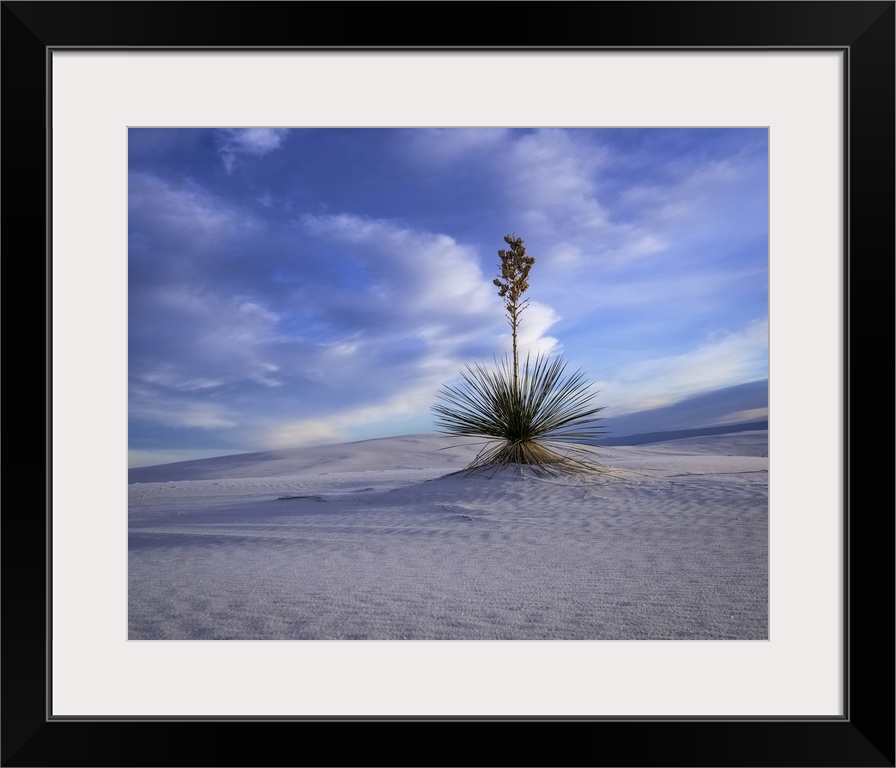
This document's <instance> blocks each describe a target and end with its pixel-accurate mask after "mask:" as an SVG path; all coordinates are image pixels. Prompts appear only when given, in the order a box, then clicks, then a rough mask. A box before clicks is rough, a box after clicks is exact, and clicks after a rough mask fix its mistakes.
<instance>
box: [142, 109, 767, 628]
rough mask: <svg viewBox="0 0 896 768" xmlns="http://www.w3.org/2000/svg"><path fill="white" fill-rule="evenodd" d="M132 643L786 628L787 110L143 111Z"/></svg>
mask: <svg viewBox="0 0 896 768" xmlns="http://www.w3.org/2000/svg"><path fill="white" fill-rule="evenodd" d="M128 152H129V175H128V210H129V216H128V453H129V455H128V477H127V481H126V482H127V492H128V509H127V514H128V527H127V529H128V541H127V562H128V569H127V577H128V611H127V615H128V627H127V637H128V639H129V640H131V641H161V640H175V641H183V640H237V641H238V640H279V641H341V640H369V641H486V640H497V641H507V640H522V641H544V640H560V641H563V640H566V641H569V640H580V641H581V640H586V641H595V640H598V641H600V640H605V641H631V640H643V641H658V640H670V641H705V640H712V641H718V640H730V641H767V640H768V639H769V631H770V630H769V492H768V489H769V479H768V469H769V451H768V445H769V439H768V436H769V432H768V430H769V397H768V384H769V366H768V336H769V311H768V284H769V262H768V247H769V224H768V216H769V207H768V206H769V195H768V183H769V176H768V157H769V146H768V131H767V129H766V128H761V127H756V128H678V127H670V128H561V127H542V128H491V127H489V128H473V127H471V128H335V127H334V128H280V127H244V128H232V127H228V128H189V129H187V128H130V129H129V130H128Z"/></svg>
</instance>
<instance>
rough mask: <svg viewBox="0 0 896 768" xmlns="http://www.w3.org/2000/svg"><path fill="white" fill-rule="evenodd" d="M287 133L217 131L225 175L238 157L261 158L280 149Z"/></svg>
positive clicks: (250, 129)
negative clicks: (250, 156) (253, 156)
mask: <svg viewBox="0 0 896 768" xmlns="http://www.w3.org/2000/svg"><path fill="white" fill-rule="evenodd" d="M287 135H288V131H287V130H286V129H284V128H227V129H223V130H221V131H219V134H218V136H219V138H218V141H219V148H218V152H219V154H220V155H221V161H222V162H223V163H224V168H225V169H226V170H227V173H228V174H230V173H233V169H234V167H235V165H236V163H237V160H238V158H239V156H240V155H255V156H257V157H263V156H264V155H267V154H268V153H269V152H273V151H274V150H275V149H280V147H281V146H282V145H283V142H284V141H285V140H286V137H287Z"/></svg>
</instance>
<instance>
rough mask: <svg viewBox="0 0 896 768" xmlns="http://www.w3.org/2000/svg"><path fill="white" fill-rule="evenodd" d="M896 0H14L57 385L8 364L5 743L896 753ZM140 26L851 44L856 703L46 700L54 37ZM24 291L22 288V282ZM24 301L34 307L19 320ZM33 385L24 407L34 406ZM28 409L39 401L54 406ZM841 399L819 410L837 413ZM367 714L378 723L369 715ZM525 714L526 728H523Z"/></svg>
mask: <svg viewBox="0 0 896 768" xmlns="http://www.w3.org/2000/svg"><path fill="white" fill-rule="evenodd" d="M894 7H896V4H894V2H889V1H887V2H837V1H831V2H825V1H816V0H805V2H777V1H771V2H715V1H708V2H675V1H674V0H672V1H670V2H571V3H567V2H553V3H539V2H529V3H487V2H483V3H475V4H474V3H458V2H455V3H442V2H427V3H399V2H377V3H304V2H221V3H212V2H166V1H161V2H117V1H112V2H79V1H78V0H72V1H71V2H3V3H2V16H0V25H2V26H0V29H2V40H0V43H2V47H0V55H2V70H0V73H2V104H3V111H2V120H3V130H2V159H3V161H2V193H3V197H2V199H3V209H2V216H3V228H2V242H3V245H5V246H6V248H5V249H4V256H5V258H4V261H3V267H4V270H5V271H6V280H5V286H6V288H7V289H8V291H7V292H8V293H9V294H10V296H7V299H9V300H8V301H7V303H6V307H7V308H8V309H10V310H11V314H12V313H15V315H16V319H17V321H18V322H15V323H13V326H12V327H13V333H7V334H6V336H7V341H10V342H13V344H12V346H11V347H8V348H7V349H8V350H10V349H11V351H10V353H9V356H8V361H9V360H11V359H12V356H13V355H14V354H15V355H16V357H17V358H18V357H19V355H20V352H19V350H23V351H25V357H26V359H29V356H30V355H33V354H34V350H33V348H32V347H31V345H21V344H19V343H18V342H20V341H21V340H22V338H23V337H24V338H26V339H28V338H30V337H31V335H32V334H33V335H34V336H35V337H39V339H37V338H35V343H36V345H37V344H40V345H41V346H42V347H43V349H44V350H45V354H44V356H43V357H42V358H41V359H39V361H38V368H44V369H45V370H46V373H47V378H46V381H47V387H46V391H43V390H42V388H41V387H40V385H39V383H38V382H37V380H38V378H39V377H38V375H37V374H36V373H35V371H34V369H33V368H32V367H30V366H29V367H28V368H27V369H22V368H19V367H18V366H16V367H12V366H8V367H7V376H6V377H4V382H3V383H4V385H6V386H5V392H6V402H7V405H12V406H13V413H12V416H9V417H8V419H7V424H6V427H7V438H8V439H7V443H6V444H7V447H8V448H9V449H10V450H9V453H8V454H7V459H8V461H7V469H12V468H13V467H15V471H14V472H7V478H8V482H7V486H6V489H7V504H6V505H5V507H4V509H3V517H2V526H3V534H5V535H3V536H2V538H0V544H2V560H0V563H2V567H3V576H4V578H3V579H2V584H0V588H2V601H0V610H2V640H3V642H2V657H0V660H2V675H0V707H2V709H0V715H2V724H0V725H2V742H0V761H2V765H4V766H38V765H40V766H62V765H65V766H76V765H89V766H107V765H110V766H111V765H115V766H130V765H134V766H137V765H182V766H186V765H216V766H230V765H256V766H266V765H304V764H320V765H378V764H390V765H409V764H415V765H450V764H455V765H473V764H478V765H616V766H635V765H638V766H679V765H680V766H705V765H715V766H740V765H750V766H772V765H776V766H893V765H894V759H896V758H894V755H896V749H894V721H896V712H894V698H896V697H894V654H893V648H894V645H893V641H894V636H893V632H894V548H893V541H894V535H893V534H894V519H893V517H894V516H893V505H892V503H887V502H892V501H893V484H892V482H891V478H892V468H893V463H892V457H891V455H890V454H889V452H882V451H881V450H880V448H879V447H876V446H877V445H878V442H877V441H878V439H879V438H880V437H881V434H880V433H881V432H882V431H886V434H885V435H883V438H884V444H885V445H887V446H890V445H892V440H891V435H890V430H891V429H892V425H893V419H892V411H891V408H892V403H893V391H894V389H893V384H894V382H893V379H892V372H893V366H892V357H891V355H892V351H893V349H894V344H893V341H894V339H893V317H894V252H896V247H894V245H896V244H894V145H896V134H894V71H896V67H894V64H896V58H894V18H896V15H894ZM410 30H413V31H410ZM144 47H151V48H161V49H165V48H175V47H183V48H192V49H197V50H198V49H202V50H207V49H212V48H217V49H222V50H232V49H234V48H275V47H282V48H296V47H307V48H339V49H356V48H371V47H376V48H382V47H385V48H394V49H424V48H426V49H429V48H441V47H447V48H455V49H458V48H459V49H464V48H485V49H492V50H510V49H518V50H532V49H537V48H578V49H583V50H586V49H594V50H597V49H601V50H612V49H629V50H631V49H657V48H662V49H669V48H685V49H719V50H730V49H736V48H751V49H755V48H768V49H783V50H793V51H796V52H798V51H801V50H812V49H827V50H830V49H838V50H841V51H842V52H843V53H844V61H845V68H844V74H845V76H846V77H845V83H846V90H847V103H846V109H845V125H844V137H845V157H846V162H847V168H846V173H845V174H844V224H845V226H844V238H845V242H844V246H845V250H844V252H845V253H846V255H847V256H846V259H845V264H844V273H843V277H844V280H843V285H844V307H845V310H846V311H845V317H844V328H843V340H844V347H845V350H846V355H845V360H844V382H843V384H844V393H845V395H844V396H845V402H844V408H843V412H844V415H845V424H844V434H845V435H846V445H845V446H844V451H843V453H844V483H843V487H844V500H843V501H844V528H843V541H844V556H845V564H846V568H845V583H844V585H843V588H844V596H845V601H844V602H845V605H846V613H845V617H844V618H845V633H844V638H843V641H844V662H845V663H844V668H845V671H846V675H845V679H844V688H843V702H844V713H845V714H844V716H842V717H836V718H820V717H813V718H809V717H807V718H787V717H774V716H771V715H770V716H768V717H753V718H725V717H707V718H690V717H681V718H673V717H668V718H653V719H651V718H641V719H637V720H632V719H627V718H624V717H615V718H614V717H611V718H587V717H578V718H568V719H564V718H553V717H551V718H548V717H545V718H509V717H508V718H474V717H457V718H427V717H417V718H404V719H395V718H392V719H390V718H373V717H370V718H342V719H339V720H335V719H328V718H304V719H302V720H300V721H299V720H291V719H288V718H271V719H261V718H218V719H214V718H190V719H187V718H181V719H177V718H174V717H170V718H143V719H130V718H108V719H94V718H68V719H57V718H52V717H50V716H49V714H48V674H49V670H50V667H49V648H50V645H49V639H48V634H47V630H48V616H49V610H48V605H49V599H50V597H51V596H50V595H49V593H48V589H49V586H48V585H49V580H48V519H49V512H48V510H49V508H50V505H51V503H52V489H51V487H50V482H49V473H48V471H47V467H48V466H49V446H50V423H51V421H50V420H51V418H52V414H51V411H50V400H49V394H50V392H51V388H52V371H51V370H50V366H49V352H48V350H49V349H50V347H51V344H52V339H51V338H50V337H49V328H50V323H49V293H50V289H51V286H50V281H49V251H50V246H51V242H52V239H51V233H49V232H48V188H49V187H48V185H49V160H48V143H47V139H48V132H49V125H50V122H49V120H50V118H51V115H50V114H49V108H48V92H49V88H50V79H49V62H50V53H51V51H53V50H58V49H61V48H81V49H99V48H117V49H124V48H144ZM44 233H47V235H46V237H45V236H44ZM810 279H811V276H807V280H810ZM25 286H28V287H29V288H31V289H33V290H36V291H38V292H39V293H40V295H41V296H42V297H43V299H44V301H45V304H44V306H43V308H42V309H41V310H38V309H37V308H36V307H35V305H34V303H33V302H29V303H28V305H27V307H26V308H25V309H24V310H23V309H22V307H23V304H21V303H20V301H21V298H22V296H21V294H23V293H24V291H23V290H22V289H23V288H24V287H25ZM38 286H40V287H38ZM13 291H15V293H16V296H15V297H14V298H11V294H12V292H13ZM23 311H24V314H25V316H27V317H28V321H27V322H22V313H23ZM35 326H37V327H38V328H40V330H39V331H38V330H35ZM6 327H7V329H9V328H10V324H9V323H7V325H6ZM10 370H11V373H10ZM35 401H38V402H35ZM29 402H30V403H33V405H32V407H31V408H23V405H24V404H25V403H29ZM882 412H883V413H882ZM8 413H9V411H8ZM22 414H27V416H26V417H24V418H23V417H22ZM34 414H41V415H43V420H42V418H41V417H38V418H35V417H34ZM17 417H18V418H17ZM839 418H840V415H839V414H835V413H825V414H819V419H824V420H828V421H830V422H831V424H832V427H833V426H836V424H837V420H838V419H839ZM39 424H41V426H42V427H43V429H41V427H39V426H38V425H39ZM871 425H873V429H871V430H869V429H868V427H869V426H871ZM835 434H836V429H832V435H835ZM832 439H835V438H832ZM35 443H37V447H36V448H35V447H34V446H35ZM37 455H44V456H45V457H47V458H46V461H45V462H44V464H43V465H41V463H40V462H38V461H37V460H36V459H34V457H36V456H37ZM17 457H18V458H17ZM21 457H26V458H24V459H21ZM20 461H21V463H19V462H20ZM17 464H18V466H17ZM22 471H24V472H25V474H26V476H27V475H28V473H30V472H36V473H37V472H39V473H40V477H39V478H36V479H35V482H36V483H37V484H39V486H46V488H47V494H46V504H41V503H39V502H38V501H37V500H35V499H30V498H27V495H26V494H21V489H22V488H27V487H30V485H29V486H21V485H19V474H20V472H22ZM16 486H18V487H19V490H18V491H17V490H16ZM521 674H525V670H521ZM462 722H463V723H474V724H475V723H484V724H492V725H496V726H497V725H500V727H501V729H502V730H501V731H500V732H499V731H497V730H496V729H490V730H489V731H487V732H483V733H482V734H481V735H482V736H484V738H483V739H471V738H470V734H471V732H470V731H466V733H467V737H466V738H458V735H459V734H458V733H457V731H456V727H457V725H459V724H460V723H462ZM399 724H407V725H409V729H407V730H404V731H403V732H402V734H401V738H400V739H397V738H395V736H397V735H398V734H397V733H396V732H395V729H394V727H393V726H395V725H399ZM369 725H377V726H380V727H379V728H377V729H376V731H374V732H370V733H363V734H361V733H358V729H360V728H362V726H364V729H363V730H364V731H366V730H367V726H369ZM512 725H513V726H516V728H514V729H513V730H509V726H512ZM337 726H339V728H338V732H337ZM383 726H385V728H384V727H383ZM410 728H414V729H415V730H416V731H417V732H416V733H412V732H411V730H410ZM496 736H499V738H495V737H496ZM421 743H422V744H423V745H425V746H424V747H423V751H421ZM284 761H285V762H284Z"/></svg>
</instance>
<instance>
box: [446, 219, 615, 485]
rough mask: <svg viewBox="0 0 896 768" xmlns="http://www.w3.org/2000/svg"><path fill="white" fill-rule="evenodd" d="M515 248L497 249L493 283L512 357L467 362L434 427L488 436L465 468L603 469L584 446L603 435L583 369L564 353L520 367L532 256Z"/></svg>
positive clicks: (514, 242)
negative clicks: (497, 275)
mask: <svg viewBox="0 0 896 768" xmlns="http://www.w3.org/2000/svg"><path fill="white" fill-rule="evenodd" d="M504 240H505V242H507V243H508V244H509V245H510V246H511V249H510V250H509V251H503V250H502V251H498V254H499V256H500V257H501V278H502V279H495V280H494V284H495V285H496V286H498V288H499V289H500V290H499V291H498V295H499V296H500V297H501V298H503V299H504V300H505V309H506V310H507V313H508V319H509V322H510V326H511V329H512V335H513V349H512V359H511V360H510V361H508V360H507V358H506V357H505V358H504V359H503V361H502V362H501V363H497V361H496V364H495V367H494V368H487V367H485V366H483V365H474V366H471V365H467V366H466V367H465V370H463V371H461V373H460V376H461V381H460V383H459V384H458V385H456V386H450V385H448V386H445V387H443V389H442V390H441V391H440V392H439V395H438V397H439V399H440V401H441V402H439V403H438V404H436V405H435V406H433V411H434V412H435V414H436V423H437V428H438V429H439V430H440V431H441V432H443V433H446V434H450V435H457V436H460V437H479V438H483V441H484V443H485V447H484V448H483V449H482V450H481V451H480V452H479V454H478V455H477V456H476V458H475V459H474V460H473V462H471V463H470V465H469V466H467V467H466V469H467V470H473V469H477V468H481V467H486V466H495V467H504V466H508V465H529V466H534V467H536V468H538V469H544V470H548V471H556V472H570V471H572V472H582V471H591V470H596V469H598V468H599V465H598V464H597V463H596V462H595V461H594V460H593V456H592V454H591V453H590V452H589V450H588V449H587V448H585V447H584V446H583V445H582V444H581V443H583V442H585V441H587V440H590V439H593V438H595V437H597V436H598V435H600V434H602V433H603V430H602V429H601V428H600V427H599V426H598V424H597V422H598V421H599V420H600V419H599V417H597V415H596V414H597V413H599V412H600V411H602V410H603V407H602V406H595V405H594V396H595V394H596V393H595V392H594V391H593V389H592V385H591V384H590V383H589V382H588V381H587V380H586V378H585V375H584V373H583V372H582V371H581V369H579V370H577V371H575V372H574V373H572V374H567V373H566V363H565V362H564V361H563V360H562V359H561V358H559V357H554V358H548V357H546V356H544V355H538V356H536V358H535V359H534V361H533V360H532V359H531V358H530V357H529V356H527V357H526V362H525V364H524V366H523V369H522V371H520V366H519V355H518V348H517V330H518V328H519V316H520V313H521V312H522V310H523V309H525V307H526V304H527V302H524V301H521V297H522V294H523V292H524V291H525V290H526V289H527V288H528V287H529V283H528V276H529V270H530V269H531V267H532V264H534V263H535V259H533V258H532V257H531V256H526V249H525V248H524V247H523V240H522V238H518V237H516V236H515V235H507V236H506V237H505V238H504Z"/></svg>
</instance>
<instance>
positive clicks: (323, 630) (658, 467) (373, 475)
mask: <svg viewBox="0 0 896 768" xmlns="http://www.w3.org/2000/svg"><path fill="white" fill-rule="evenodd" d="M767 446H768V435H767V433H766V432H764V431H762V432H740V433H733V434H729V435H719V436H713V437H701V438H689V439H685V440H675V441H669V442H664V443H656V444H652V445H639V446H636V447H612V448H606V447H602V448H598V449H595V454H596V455H597V456H598V460H599V461H600V462H601V463H602V464H603V465H605V467H606V471H605V472H603V473H601V474H599V475H596V476H593V477H588V478H577V477H553V476H538V475H536V474H534V473H532V472H531V471H527V472H520V471H518V470H513V469H505V470H501V471H498V472H496V473H491V472H489V473H481V472H480V473H475V474H465V473H459V472H458V470H460V469H462V468H463V467H464V466H465V465H466V464H467V463H468V462H469V461H470V460H471V459H472V458H473V456H475V454H476V451H477V445H476V444H474V441H470V440H458V439H456V438H450V437H444V436H433V435H416V436H408V437H400V438H384V439H381V440H367V441H363V442H359V443H349V444H341V445H330V446H322V447H315V448H302V449H295V450H290V451H276V452H266V453H259V454H243V455H240V456H234V457H224V458H215V459H207V460H201V461H191V462H180V463H178V464H169V465H162V466H158V467H144V468H139V469H133V470H130V479H131V483H132V484H131V485H130V486H129V493H130V508H129V638H130V639H132V640H155V639H173V640H185V639H203V640H210V639H244V640H263V639H271V640H336V639H371V640H399V639H413V640H487V639H492V640H513V639H519V640H546V639H555V640H602V639H606V640H637V639H644V640H660V639H687V640H697V639H712V640H720V639H737V640H763V639H767V637H768V457H767V453H768V448H767Z"/></svg>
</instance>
